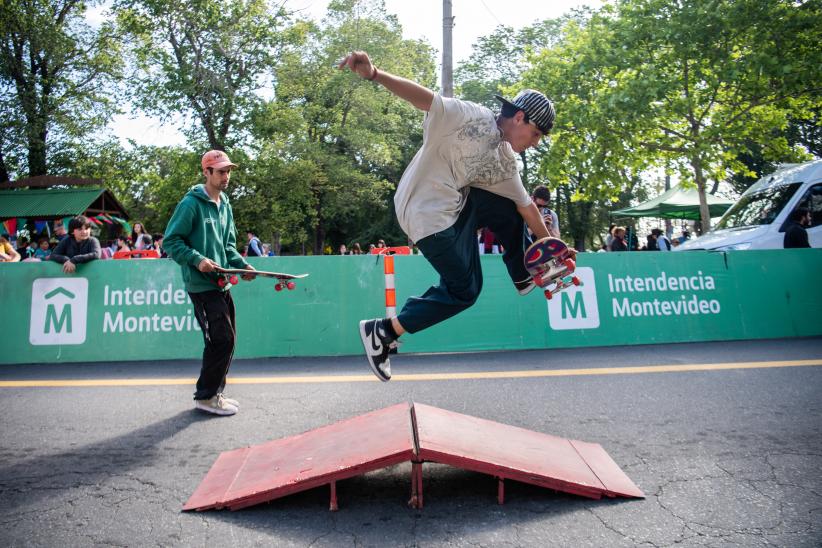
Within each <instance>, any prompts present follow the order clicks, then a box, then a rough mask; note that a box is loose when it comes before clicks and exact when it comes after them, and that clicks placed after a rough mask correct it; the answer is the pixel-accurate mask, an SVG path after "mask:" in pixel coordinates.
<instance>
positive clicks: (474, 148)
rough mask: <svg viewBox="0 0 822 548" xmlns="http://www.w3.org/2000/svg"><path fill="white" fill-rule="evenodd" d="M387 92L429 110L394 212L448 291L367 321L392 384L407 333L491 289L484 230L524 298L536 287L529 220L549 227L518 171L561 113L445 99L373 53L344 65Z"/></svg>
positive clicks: (538, 231)
mask: <svg viewBox="0 0 822 548" xmlns="http://www.w3.org/2000/svg"><path fill="white" fill-rule="evenodd" d="M345 67H347V68H349V69H350V70H351V71H353V72H354V73H356V74H357V75H358V76H360V77H361V78H365V79H366V80H370V81H373V82H376V83H378V84H381V85H382V86H384V87H385V88H386V89H387V90H388V91H390V92H391V93H393V94H394V95H396V96H398V97H400V98H402V99H405V100H406V101H408V102H409V103H411V104H412V105H414V106H415V107H417V108H418V109H420V110H423V111H425V112H426V115H425V121H424V122H423V144H422V148H421V149H420V150H419V151H417V154H416V155H415V156H414V159H413V160H412V161H411V163H410V164H409V165H408V168H407V169H406V170H405V173H403V176H402V179H401V180H400V184H399V186H398V187H397V192H396V195H395V197H394V205H395V208H396V211H397V218H398V220H399V223H400V226H401V227H402V229H403V230H404V231H405V233H406V234H407V235H408V237H409V238H410V239H411V240H412V241H413V242H415V243H416V245H417V247H418V248H419V250H420V251H421V252H422V254H423V255H424V256H425V258H426V259H427V260H428V262H429V263H431V266H433V267H434V269H435V270H436V271H437V272H438V273H439V275H440V282H439V285H435V286H432V287H431V288H429V289H428V290H427V291H426V292H425V293H424V294H423V295H422V296H420V297H411V298H410V299H408V300H407V301H406V303H405V306H404V307H403V309H402V311H401V312H400V314H399V315H398V316H397V317H394V318H383V319H374V320H363V321H361V322H360V337H361V338H362V342H363V346H364V347H365V352H366V355H367V356H368V362H369V365H370V366H371V369H372V370H373V371H374V373H375V374H376V375H377V377H379V378H380V379H381V380H383V381H387V380H389V379H390V378H391V362H390V360H389V359H388V354H389V352H390V350H391V348H392V347H395V346H396V344H397V339H398V338H399V337H400V335H402V334H403V333H405V332H408V333H416V332H418V331H421V330H423V329H425V328H427V327H431V326H432V325H434V324H436V323H439V322H441V321H443V320H446V319H448V318H450V317H451V316H453V315H455V314H458V313H459V312H461V311H463V310H465V309H467V308H468V307H470V306H471V305H473V304H474V302H475V301H476V300H477V297H478V296H479V293H480V290H481V289H482V271H481V267H480V258H479V249H478V247H477V241H476V231H477V229H478V228H481V227H488V228H490V229H491V231H493V233H494V235H495V236H496V237H497V238H498V240H499V241H500V242H501V243H502V245H503V247H504V249H505V253H504V255H503V262H504V263H505V266H506V267H507V269H508V274H509V276H510V277H511V281H512V282H513V284H514V287H515V288H516V290H517V291H518V292H519V293H520V294H521V295H525V294H526V293H528V292H529V291H531V290H532V289H533V288H534V287H535V284H534V282H533V280H532V279H531V277H530V275H529V274H528V272H527V271H526V270H525V266H524V265H523V231H524V225H523V221H524V222H525V223H526V224H527V225H528V227H529V228H530V229H531V230H532V231H533V232H534V235H535V236H536V238H544V237H547V236H548V235H549V234H548V229H547V228H546V226H545V222H544V221H543V219H542V215H541V214H540V212H539V210H538V209H537V206H536V205H534V203H533V201H532V200H531V197H530V196H529V195H528V192H526V190H525V188H524V187H523V185H522V181H521V180H520V176H519V173H518V171H517V155H518V154H519V153H521V152H523V151H524V150H526V149H528V148H531V147H536V146H537V145H538V144H539V142H540V140H541V139H542V138H543V137H544V136H545V135H547V134H548V132H549V131H550V130H551V127H552V126H553V123H554V116H555V113H554V105H553V103H552V102H551V101H550V100H549V99H548V98H547V97H545V95H543V94H542V93H540V92H538V91H534V90H530V89H526V90H523V91H521V92H520V93H519V94H518V95H517V96H516V97H515V98H514V99H513V100H511V101H509V100H507V99H505V98H503V97H500V96H497V99H498V100H500V101H501V102H502V112H501V113H500V114H499V115H498V116H495V115H494V113H492V112H491V111H490V110H489V109H487V108H485V107H483V106H480V105H477V104H474V103H470V102H467V101H460V100H458V99H452V98H449V97H442V96H441V95H439V94H437V93H434V92H433V91H431V90H430V89H428V88H425V87H423V86H421V85H419V84H417V83H415V82H412V81H410V80H406V79H405V78H401V77H398V76H395V75H393V74H390V73H387V72H384V71H382V70H379V69H378V68H377V67H376V66H375V65H374V64H373V63H372V62H371V59H370V58H369V57H368V54H367V53H365V52H359V51H358V52H353V53H351V54H350V55H348V56H347V57H345V58H344V59H342V60H341V62H340V64H339V68H340V69H344V68H345Z"/></svg>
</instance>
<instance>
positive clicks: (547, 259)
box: [525, 238, 582, 299]
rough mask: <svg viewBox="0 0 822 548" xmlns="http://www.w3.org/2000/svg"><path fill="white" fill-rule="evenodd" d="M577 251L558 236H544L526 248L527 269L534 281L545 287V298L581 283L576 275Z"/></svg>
mask: <svg viewBox="0 0 822 548" xmlns="http://www.w3.org/2000/svg"><path fill="white" fill-rule="evenodd" d="M575 256H576V252H575V251H574V250H572V249H571V248H569V247H568V245H567V244H566V243H565V242H563V241H562V240H560V239H558V238H542V239H540V240H537V241H536V242H534V243H533V244H531V245H530V246H528V249H526V250H525V269H526V270H527V271H528V273H529V274H531V276H532V277H533V278H534V283H536V284H537V285H538V286H539V287H541V288H542V289H543V291H544V292H545V298H546V299H551V298H552V297H553V296H554V294H555V293H559V292H560V291H562V290H563V289H565V288H567V287H571V286H575V285H581V284H582V282H581V281H580V279H579V278H578V277H577V276H575V275H574V270H576V268H577V265H576V261H574V257H575Z"/></svg>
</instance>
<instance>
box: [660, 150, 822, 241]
mask: <svg viewBox="0 0 822 548" xmlns="http://www.w3.org/2000/svg"><path fill="white" fill-rule="evenodd" d="M798 207H807V208H808V209H810V210H811V213H812V215H813V222H812V223H811V226H809V227H805V228H806V229H807V231H808V241H809V242H810V244H811V247H822V160H815V161H813V162H805V163H804V164H786V165H784V166H783V167H782V168H781V169H779V170H777V171H775V172H774V173H772V174H770V175H767V176H765V177H762V178H761V179H760V180H759V181H757V182H756V183H754V184H753V185H751V187H750V188H749V189H748V190H746V191H745V192H744V193H743V194H742V196H740V197H739V201H738V202H736V203H735V204H734V205H733V206H732V207H731V208H730V209H729V210H728V211H726V212H725V215H723V216H722V218H721V219H720V220H719V222H718V223H717V224H716V226H714V227H713V228H712V229H711V230H710V231H708V232H707V233H706V234H703V235H702V236H700V237H699V238H696V239H694V240H688V241H687V242H685V243H683V244H682V245H680V246H677V247H675V248H674V251H687V250H694V249H712V250H715V251H730V250H738V249H782V248H783V247H784V246H783V243H784V239H785V230H784V225H785V223H786V221H787V220H788V216H789V215H790V214H791V212H792V211H794V210H795V209H796V208H798Z"/></svg>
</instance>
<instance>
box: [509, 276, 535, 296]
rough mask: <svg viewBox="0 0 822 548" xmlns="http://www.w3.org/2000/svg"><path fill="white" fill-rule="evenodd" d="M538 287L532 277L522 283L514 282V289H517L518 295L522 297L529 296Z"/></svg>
mask: <svg viewBox="0 0 822 548" xmlns="http://www.w3.org/2000/svg"><path fill="white" fill-rule="evenodd" d="M536 286H537V284H536V283H534V278H531V277H530V276H529V277H528V279H526V280H522V281H521V282H514V287H516V288H517V293H519V294H520V295H527V294H529V293H530V292H531V291H532V290H533V289H534V288H535V287H536Z"/></svg>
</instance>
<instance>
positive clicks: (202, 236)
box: [163, 185, 248, 293]
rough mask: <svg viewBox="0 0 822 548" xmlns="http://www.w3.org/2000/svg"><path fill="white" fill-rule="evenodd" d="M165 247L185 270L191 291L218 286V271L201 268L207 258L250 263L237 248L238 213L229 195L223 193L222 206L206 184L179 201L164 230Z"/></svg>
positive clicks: (221, 262) (227, 264) (231, 263)
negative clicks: (235, 215) (212, 197)
mask: <svg viewBox="0 0 822 548" xmlns="http://www.w3.org/2000/svg"><path fill="white" fill-rule="evenodd" d="M163 248H164V249H165V250H166V252H167V253H168V256H169V257H171V258H172V259H174V260H175V261H176V262H177V263H178V264H179V265H180V266H182V269H183V281H184V282H185V285H186V291H188V292H189V293H202V292H203V291H213V290H215V289H217V290H222V291H226V290H227V289H226V288H222V289H221V288H220V287H219V286H218V285H217V283H216V282H217V277H216V276H215V274H214V273H204V272H200V271H199V270H197V265H199V264H200V261H202V260H203V259H211V260H212V261H214V262H215V263H217V264H219V265H220V266H222V267H224V268H245V267H246V266H247V265H248V263H246V262H245V259H243V256H242V255H240V252H239V251H237V233H236V229H235V228H234V213H233V211H232V210H231V204H230V203H229V202H228V196H226V195H225V193H223V192H221V193H220V205H219V206H218V205H217V204H216V203H215V202H213V201H212V200H211V198H209V197H208V194H206V191H205V187H204V186H203V185H195V186H193V187H191V189H190V190H189V191H188V192H187V193H186V195H185V196H184V197H183V199H182V200H181V201H180V203H179V204H177V208H176V209H175V210H174V214H173V215H172V216H171V219H170V220H169V221H168V226H167V227H166V231H165V233H164V240H163Z"/></svg>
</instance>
